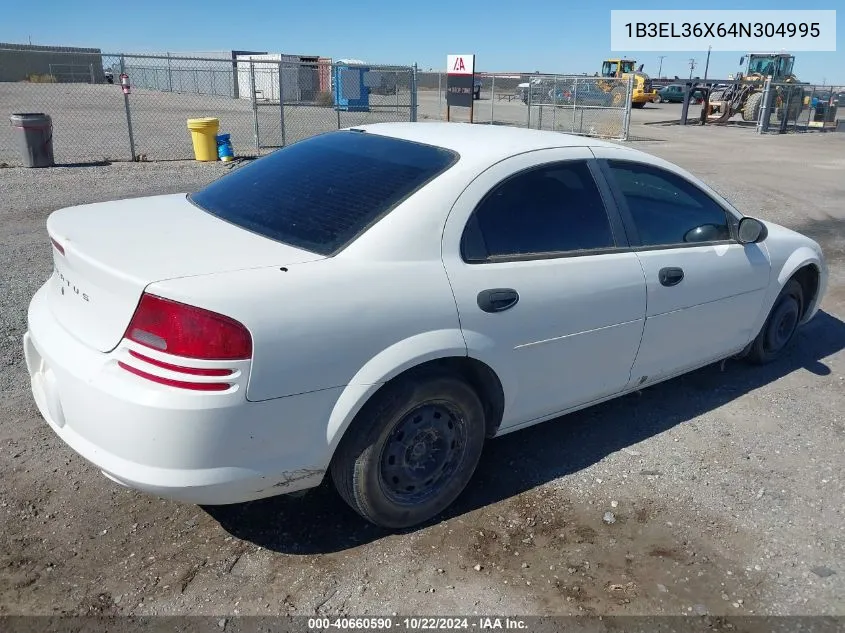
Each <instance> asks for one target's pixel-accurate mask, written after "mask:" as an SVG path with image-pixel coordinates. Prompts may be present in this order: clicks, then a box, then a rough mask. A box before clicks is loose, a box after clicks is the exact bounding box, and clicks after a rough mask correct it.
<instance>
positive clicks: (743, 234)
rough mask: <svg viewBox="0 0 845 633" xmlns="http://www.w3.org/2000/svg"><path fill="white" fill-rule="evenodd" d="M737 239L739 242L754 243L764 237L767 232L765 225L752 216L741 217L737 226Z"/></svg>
mask: <svg viewBox="0 0 845 633" xmlns="http://www.w3.org/2000/svg"><path fill="white" fill-rule="evenodd" d="M736 233H737V239H738V240H739V243H740V244H756V243H758V242H762V241H763V240H765V239H766V236H768V234H769V232H768V231H767V230H766V225H765V224H763V223H762V222H760V220H756V219H754V218H742V219H741V220H740V221H739V227H737V232H736Z"/></svg>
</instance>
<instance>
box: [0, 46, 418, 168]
mask: <svg viewBox="0 0 845 633" xmlns="http://www.w3.org/2000/svg"><path fill="white" fill-rule="evenodd" d="M4 52H6V51H5V50H2V49H0V60H2V59H3V57H2V55H3V53H4ZM10 52H14V53H17V54H19V51H10ZM28 52H29V53H30V55H29V56H28V57H25V58H24V57H21V56H19V58H18V59H17V60H16V64H17V65H18V66H20V65H21V64H23V66H22V67H19V68H16V70H15V72H16V73H17V76H18V77H19V78H18V79H15V80H12V81H4V82H2V83H0V115H4V116H5V117H6V121H5V122H4V123H3V124H2V125H0V162H5V163H8V164H19V163H20V161H21V157H20V155H19V149H18V147H17V142H16V139H15V138H14V136H13V133H14V130H13V129H12V127H11V126H10V124H9V123H8V116H9V115H11V114H13V113H21V112H44V113H45V114H48V115H50V117H51V119H52V122H53V145H54V154H55V159H56V162H57V163H59V164H77V163H90V162H100V161H115V160H182V159H192V158H193V157H194V153H193V146H192V143H191V135H190V132H189V131H188V128H187V120H188V119H192V118H199V117H215V118H217V119H219V121H220V129H219V133H220V134H230V139H231V142H232V145H233V148H234V151H235V154H236V155H237V156H246V157H251V156H258V155H261V154H264V153H267V152H269V151H272V150H273V149H276V148H278V147H282V146H284V145H289V144H290V143H293V142H296V141H298V140H301V139H303V138H307V137H309V136H313V135H315V134H319V133H322V132H326V131H329V130H335V129H338V128H342V127H348V126H354V125H362V124H365V123H376V122H388V121H413V120H416V106H417V103H416V82H415V67H413V66H384V65H367V66H345V65H340V64H333V63H332V62H331V61H320V62H315V63H308V62H302V61H291V60H290V59H284V58H283V57H282V56H276V58H275V59H271V58H272V57H273V56H269V55H243V56H236V58H235V59H225V58H219V57H216V58H203V57H178V56H173V55H129V54H119V53H118V54H105V53H99V52H98V53H81V52H79V51H75V52H73V53H72V56H71V54H68V55H67V56H68V59H67V63H64V62H63V60H62V55H63V53H62V52H57V51H49V52H45V53H44V55H49V56H50V63H49V64H45V63H43V61H41V60H40V59H39V58H38V57H37V56H33V55H32V53H33V52H32V51H28ZM36 53H38V52H36ZM33 59H34V60H36V61H35V62H33V61H32V60H33ZM21 60H23V61H21ZM26 64H29V66H30V68H27V67H26ZM121 73H126V74H127V75H128V77H129V82H130V85H131V92H130V94H128V95H124V93H123V91H122V89H121V85H120V75H121ZM338 80H339V81H340V82H342V84H339V86H340V88H339V90H337V91H336V90H335V84H336V82H337V81H338Z"/></svg>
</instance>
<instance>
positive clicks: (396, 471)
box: [331, 374, 485, 529]
mask: <svg viewBox="0 0 845 633" xmlns="http://www.w3.org/2000/svg"><path fill="white" fill-rule="evenodd" d="M409 438H410V440H409ZM484 440H485V418H484V407H483V405H482V404H481V400H480V399H479V397H478V395H477V394H476V392H475V391H474V390H473V389H472V388H471V387H470V386H469V385H468V384H467V383H465V382H464V381H463V380H461V379H459V378H457V377H455V376H452V375H448V374H429V375H428V376H419V375H417V376H414V377H409V378H406V379H399V381H397V382H396V383H393V384H390V385H388V386H386V387H385V388H383V390H382V391H381V392H379V393H378V394H376V396H375V397H374V398H373V399H372V400H370V401H369V402H368V403H367V404H366V405H365V406H364V407H363V408H362V409H361V411H360V412H359V413H358V415H357V416H356V417H355V420H354V421H353V422H352V425H351V426H350V428H349V429H348V430H347V432H346V433H345V434H344V437H343V439H342V440H341V442H340V445H339V446H338V448H337V451H336V453H335V456H334V458H333V460H332V465H331V475H332V480H333V481H334V485H335V488H336V489H337V491H338V493H339V494H340V496H341V497H342V498H343V500H344V501H346V503H347V504H349V506H351V507H352V509H353V510H355V511H356V512H357V513H358V514H360V515H361V516H362V517H363V518H365V519H366V520H368V521H369V522H371V523H374V524H375V525H378V526H380V527H383V528H388V529H403V528H409V527H413V526H416V525H419V524H421V523H425V522H426V521H428V520H429V519H431V518H433V517H434V516H436V515H437V514H439V513H440V512H442V511H443V510H445V509H446V508H447V507H448V506H450V505H451V504H452V502H454V501H455V499H457V497H458V496H459V495H460V494H461V492H463V490H464V488H465V487H466V485H467V483H469V481H470V479H471V478H472V475H473V473H474V472H475V468H476V466H477V465H478V460H479V458H480V457H481V451H482V448H483V446H484ZM444 460H445V461H444ZM438 478H439V480H438ZM432 480H434V481H433V482H432Z"/></svg>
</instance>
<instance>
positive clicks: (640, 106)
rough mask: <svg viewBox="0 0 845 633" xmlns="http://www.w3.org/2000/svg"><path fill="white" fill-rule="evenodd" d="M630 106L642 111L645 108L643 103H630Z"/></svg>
mask: <svg viewBox="0 0 845 633" xmlns="http://www.w3.org/2000/svg"><path fill="white" fill-rule="evenodd" d="M631 106H633V107H634V108H636V109H638V110H642V109H643V108H644V107H645V102H644V101H643V102H641V103H632V104H631Z"/></svg>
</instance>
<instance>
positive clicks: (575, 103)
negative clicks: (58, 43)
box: [571, 77, 578, 133]
mask: <svg viewBox="0 0 845 633" xmlns="http://www.w3.org/2000/svg"><path fill="white" fill-rule="evenodd" d="M577 111H578V78H577V77H576V78H575V91H574V92H573V93H572V130H571V131H572V132H573V133H574V132H575V114H576V112H577Z"/></svg>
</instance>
